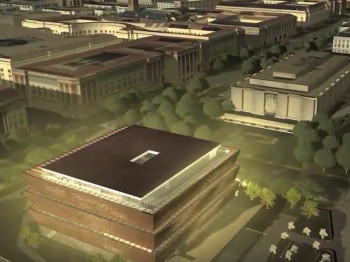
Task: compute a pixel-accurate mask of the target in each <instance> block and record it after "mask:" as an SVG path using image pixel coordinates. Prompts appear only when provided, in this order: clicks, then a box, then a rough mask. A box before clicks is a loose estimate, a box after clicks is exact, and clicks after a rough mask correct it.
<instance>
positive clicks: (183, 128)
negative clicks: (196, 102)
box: [171, 121, 193, 136]
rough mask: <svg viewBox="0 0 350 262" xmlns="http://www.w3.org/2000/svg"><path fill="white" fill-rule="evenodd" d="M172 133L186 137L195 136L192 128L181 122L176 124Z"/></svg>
mask: <svg viewBox="0 0 350 262" xmlns="http://www.w3.org/2000/svg"><path fill="white" fill-rule="evenodd" d="M171 132H172V133H176V134H180V135H185V136H192V134H193V130H192V128H191V127H190V126H189V125H188V124H186V123H185V122H183V121H179V122H177V123H175V124H174V125H173V126H172V127H171Z"/></svg>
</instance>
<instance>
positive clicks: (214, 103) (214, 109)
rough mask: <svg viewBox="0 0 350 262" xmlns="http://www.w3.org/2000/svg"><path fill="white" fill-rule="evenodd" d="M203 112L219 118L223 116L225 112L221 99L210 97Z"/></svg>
mask: <svg viewBox="0 0 350 262" xmlns="http://www.w3.org/2000/svg"><path fill="white" fill-rule="evenodd" d="M203 112H204V114H206V115H207V116H209V117H212V118H217V117H219V116H221V115H222V114H223V113H224V112H223V108H222V104H221V101H220V100H219V99H215V98H210V99H209V98H208V99H207V100H205V102H204V105H203Z"/></svg>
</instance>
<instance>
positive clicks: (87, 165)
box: [24, 126, 239, 262]
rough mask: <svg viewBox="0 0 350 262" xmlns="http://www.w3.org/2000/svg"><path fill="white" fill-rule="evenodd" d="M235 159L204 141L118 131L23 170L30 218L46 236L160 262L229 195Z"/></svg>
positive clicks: (142, 131) (141, 260)
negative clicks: (73, 239) (60, 237)
mask: <svg viewBox="0 0 350 262" xmlns="http://www.w3.org/2000/svg"><path fill="white" fill-rule="evenodd" d="M238 154H239V151H237V150H236V149H233V148H229V147H225V146H222V145H220V144H217V143H214V142H209V141H206V140H201V139H196V138H192V137H188V136H182V135H177V134H172V133H168V132H164V131H159V130H155V129H149V128H145V127H141V126H131V127H128V128H122V129H119V130H116V131H114V132H111V133H109V134H107V135H105V136H103V137H100V138H98V139H96V140H93V141H91V142H89V143H87V144H85V145H82V146H81V147H78V148H76V149H74V150H72V151H70V152H67V153H65V154H64V155H62V156H59V157H57V158H55V159H52V160H50V161H48V162H46V163H43V164H41V165H39V166H36V167H34V168H33V169H32V170H29V171H27V172H26V173H25V174H24V178H25V180H26V181H27V183H28V184H29V188H28V189H27V190H25V192H24V194H25V196H26V197H28V198H29V199H30V200H31V202H32V206H30V207H29V209H28V212H29V213H30V214H31V215H32V216H33V218H34V219H35V221H36V222H37V223H38V224H39V225H40V227H44V228H45V229H46V230H45V231H46V232H48V231H51V232H49V233H48V234H47V235H49V236H52V235H55V233H56V232H60V233H63V234H65V235H68V236H69V237H72V238H77V239H79V240H81V241H84V242H86V243H88V244H90V245H93V246H97V247H99V248H102V249H105V250H108V251H110V252H113V253H117V254H120V255H121V256H123V257H126V258H128V259H131V260H132V261H135V262H156V261H157V262H161V261H164V260H165V259H166V258H167V257H168V256H169V255H170V254H171V253H172V252H173V251H174V249H175V248H176V247H177V246H178V245H179V244H180V243H182V241H184V238H185V236H186V234H188V233H189V232H190V231H191V230H193V229H195V228H196V227H197V228H198V227H200V226H201V225H202V224H204V223H205V221H206V220H207V219H208V218H209V217H211V216H213V214H215V212H217V210H218V208H219V207H220V205H221V204H222V203H223V199H224V198H225V197H226V196H228V195H229V194H230V193H232V192H233V191H234V185H235V176H236V173H237V171H238V169H239V168H238V166H237V165H235V161H236V159H237V156H238Z"/></svg>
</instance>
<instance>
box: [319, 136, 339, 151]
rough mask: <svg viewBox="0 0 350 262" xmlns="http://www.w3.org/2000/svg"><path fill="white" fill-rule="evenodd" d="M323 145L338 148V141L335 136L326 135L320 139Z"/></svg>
mask: <svg viewBox="0 0 350 262" xmlns="http://www.w3.org/2000/svg"><path fill="white" fill-rule="evenodd" d="M322 144H323V147H324V148H325V149H329V150H334V149H337V148H339V146H340V143H339V141H338V139H337V137H336V136H334V135H332V136H326V137H325V138H324V139H323V141H322Z"/></svg>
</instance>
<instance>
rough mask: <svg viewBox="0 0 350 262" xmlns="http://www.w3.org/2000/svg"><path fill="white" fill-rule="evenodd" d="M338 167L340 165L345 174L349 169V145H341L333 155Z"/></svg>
mask: <svg viewBox="0 0 350 262" xmlns="http://www.w3.org/2000/svg"><path fill="white" fill-rule="evenodd" d="M335 155H336V159H337V162H338V164H339V165H341V166H342V167H343V168H344V169H345V172H346V174H348V171H349V169H350V143H343V145H342V146H341V147H340V148H339V149H338V151H337V152H336V153H335Z"/></svg>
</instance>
